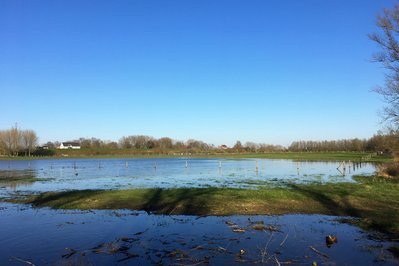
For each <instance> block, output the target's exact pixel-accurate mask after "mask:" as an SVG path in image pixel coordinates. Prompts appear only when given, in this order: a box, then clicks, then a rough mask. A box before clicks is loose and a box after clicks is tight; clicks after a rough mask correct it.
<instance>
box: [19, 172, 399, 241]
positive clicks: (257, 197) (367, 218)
mask: <svg viewBox="0 0 399 266" xmlns="http://www.w3.org/2000/svg"><path fill="white" fill-rule="evenodd" d="M355 179H356V180H357V181H358V183H339V184H336V183H326V184H289V185H287V187H286V188H272V187H262V188H260V189H258V190H253V189H233V188H214V187H210V188H175V189H129V190H83V191H68V192H48V193H42V194H39V195H32V196H29V197H27V198H25V199H23V200H14V201H17V202H20V203H29V204H32V205H34V206H37V207H42V206H49V207H52V208H62V209H134V210H144V211H147V212H155V213H160V214H192V215H234V214H248V215H252V214H267V215H277V214H287V213H302V214H327V215H336V216H352V217H356V218H360V219H357V224H358V225H360V226H361V227H363V228H365V229H374V230H378V231H380V232H383V233H385V234H386V235H387V236H389V237H390V238H399V182H397V181H395V180H387V179H384V178H380V177H360V176H358V177H355Z"/></svg>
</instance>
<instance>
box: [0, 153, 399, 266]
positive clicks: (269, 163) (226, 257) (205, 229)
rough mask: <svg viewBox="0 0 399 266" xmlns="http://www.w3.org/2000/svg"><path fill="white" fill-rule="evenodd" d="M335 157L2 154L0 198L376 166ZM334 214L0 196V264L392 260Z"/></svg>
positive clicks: (256, 182) (251, 180) (311, 175)
mask: <svg viewBox="0 0 399 266" xmlns="http://www.w3.org/2000/svg"><path fill="white" fill-rule="evenodd" d="M338 165H339V163H338V162H296V161H291V160H261V159H259V160H256V159H244V160H221V159H82V160H69V159H67V160H38V161H0V198H1V197H13V196H17V195H21V194H25V193H26V194H29V193H39V192H45V191H64V190H73V189H127V188H171V187H210V186H212V187H235V188H251V189H256V188H258V187H260V186H284V185H285V184H290V183H310V182H318V183H325V182H355V180H354V179H353V175H364V174H366V175H368V174H372V173H373V172H374V171H375V167H374V166H373V165H372V164H362V165H358V164H357V165H352V164H347V165H346V171H345V172H344V173H343V168H342V166H341V168H340V171H338V170H337V167H338ZM31 177H35V178H37V180H35V179H33V181H32V179H31V180H29V178H31ZM6 178H7V179H6ZM10 179H13V180H14V181H10ZM337 219H338V217H334V216H323V215H282V216H264V215H262V216H244V215H243V216H219V217H217V216H207V217H199V216H182V215H180V216H178V215H152V214H147V213H145V212H140V211H131V210H90V211H79V210H52V209H48V208H32V207H31V206H30V205H20V204H11V203H0V236H1V237H0V265H202V264H207V265H232V264H235V265H237V264H266V265H284V264H291V265H311V264H312V263H313V262H317V263H318V265H375V264H376V265H397V263H398V261H397V260H395V259H394V258H393V256H392V254H391V253H390V252H389V251H388V248H389V247H390V246H392V245H394V243H391V242H387V241H383V240H381V239H377V238H373V237H370V235H369V234H368V233H365V232H362V231H361V230H359V228H357V227H355V226H351V225H348V224H345V223H340V222H339V221H338V220H337ZM327 235H334V236H336V237H337V239H338V241H337V243H335V244H333V245H332V246H327V245H326V236H327Z"/></svg>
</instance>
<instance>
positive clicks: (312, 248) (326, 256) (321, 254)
mask: <svg viewBox="0 0 399 266" xmlns="http://www.w3.org/2000/svg"><path fill="white" fill-rule="evenodd" d="M309 248H310V249H311V250H313V251H314V252H316V253H317V254H319V255H320V256H323V257H325V258H327V259H329V258H330V257H329V256H328V255H327V254H324V253H322V252H320V251H318V250H317V249H315V248H314V247H312V246H309Z"/></svg>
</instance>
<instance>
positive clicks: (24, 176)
mask: <svg viewBox="0 0 399 266" xmlns="http://www.w3.org/2000/svg"><path fill="white" fill-rule="evenodd" d="M35 181H37V177H36V171H33V170H21V171H0V188H1V187H5V188H11V189H12V190H16V189H17V188H18V187H21V186H24V187H28V186H31V185H32V184H33V183H34V182H35Z"/></svg>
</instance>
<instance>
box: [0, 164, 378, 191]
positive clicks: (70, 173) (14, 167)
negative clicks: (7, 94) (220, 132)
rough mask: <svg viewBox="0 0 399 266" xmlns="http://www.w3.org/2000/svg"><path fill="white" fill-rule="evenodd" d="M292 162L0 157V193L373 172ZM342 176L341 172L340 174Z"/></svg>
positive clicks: (315, 178)
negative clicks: (13, 179)
mask: <svg viewBox="0 0 399 266" xmlns="http://www.w3.org/2000/svg"><path fill="white" fill-rule="evenodd" d="M339 165H340V162H296V161H292V160H270V159H241V160H226V159H184V158H172V159H171V158H162V159H73V160H70V159H66V160H35V161H0V196H1V195H3V196H4V195H5V194H10V193H11V194H12V193H32V192H46V191H64V190H71V189H79V190H80V189H128V188H176V187H231V188H254V189H256V188H257V187H259V186H284V185H285V184H292V183H312V182H317V183H325V182H354V180H353V178H352V176H353V175H370V174H372V173H374V171H375V166H374V165H372V164H367V163H362V164H356V165H355V164H352V163H351V164H349V163H348V162H347V163H346V170H345V171H344V170H343V167H342V166H341V167H340V169H337V167H338V166H339ZM344 174H345V175H344ZM1 176H33V177H36V178H38V179H39V180H41V181H37V182H28V183H26V182H25V183H23V182H19V183H16V184H14V185H6V184H2V183H1Z"/></svg>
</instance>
